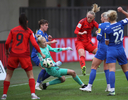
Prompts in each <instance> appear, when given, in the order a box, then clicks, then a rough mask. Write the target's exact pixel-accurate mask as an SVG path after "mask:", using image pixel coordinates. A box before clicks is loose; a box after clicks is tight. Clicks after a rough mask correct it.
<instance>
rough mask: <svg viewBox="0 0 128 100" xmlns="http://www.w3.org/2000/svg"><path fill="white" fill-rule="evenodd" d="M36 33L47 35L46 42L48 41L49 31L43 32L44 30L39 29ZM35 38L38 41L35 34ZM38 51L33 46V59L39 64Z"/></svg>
mask: <svg viewBox="0 0 128 100" xmlns="http://www.w3.org/2000/svg"><path fill="white" fill-rule="evenodd" d="M36 34H37V35H42V36H43V37H45V39H46V42H48V34H47V33H43V31H41V30H38V31H37V33H36ZM35 39H36V41H37V38H36V36H35ZM37 53H38V52H37V50H36V49H35V48H34V47H33V49H32V53H31V59H32V61H33V62H34V63H35V64H36V65H37V66H38V65H39V63H40V60H39V58H38V56H37Z"/></svg>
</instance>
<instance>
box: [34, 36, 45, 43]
mask: <svg viewBox="0 0 128 100" xmlns="http://www.w3.org/2000/svg"><path fill="white" fill-rule="evenodd" d="M36 37H37V42H38V43H41V40H42V39H45V38H44V37H43V36H42V35H37V34H36Z"/></svg>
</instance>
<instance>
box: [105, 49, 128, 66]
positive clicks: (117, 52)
mask: <svg viewBox="0 0 128 100" xmlns="http://www.w3.org/2000/svg"><path fill="white" fill-rule="evenodd" d="M116 60H117V61H118V63H119V65H124V64H127V57H126V54H125V51H124V48H123V47H121V48H113V47H109V48H108V51H107V60H106V63H116Z"/></svg>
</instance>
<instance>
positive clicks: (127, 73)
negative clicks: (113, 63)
mask: <svg viewBox="0 0 128 100" xmlns="http://www.w3.org/2000/svg"><path fill="white" fill-rule="evenodd" d="M121 68H122V70H123V72H124V74H125V76H126V79H127V81H128V65H127V64H124V65H121Z"/></svg>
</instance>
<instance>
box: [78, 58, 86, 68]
mask: <svg viewBox="0 0 128 100" xmlns="http://www.w3.org/2000/svg"><path fill="white" fill-rule="evenodd" d="M79 62H80V66H81V69H82V67H83V66H85V57H84V56H81V57H80V61H79Z"/></svg>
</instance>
